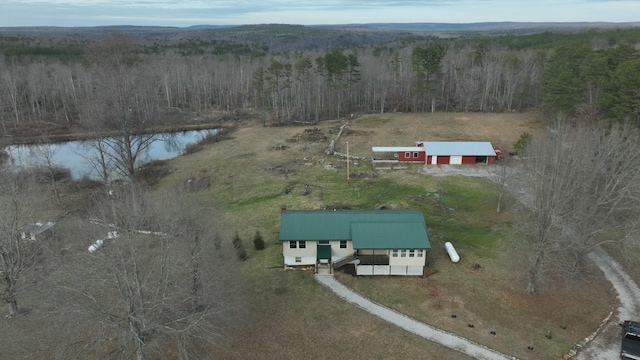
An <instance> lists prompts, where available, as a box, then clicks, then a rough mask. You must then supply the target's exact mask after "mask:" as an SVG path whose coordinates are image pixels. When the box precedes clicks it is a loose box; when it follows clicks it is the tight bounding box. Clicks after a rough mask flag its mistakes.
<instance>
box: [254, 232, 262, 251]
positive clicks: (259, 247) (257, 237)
mask: <svg viewBox="0 0 640 360" xmlns="http://www.w3.org/2000/svg"><path fill="white" fill-rule="evenodd" d="M253 247H254V248H255V249H256V250H264V248H265V243H264V239H263V238H262V235H261V234H260V231H259V230H256V234H255V235H254V236H253Z"/></svg>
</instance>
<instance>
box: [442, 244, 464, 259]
mask: <svg viewBox="0 0 640 360" xmlns="http://www.w3.org/2000/svg"><path fill="white" fill-rule="evenodd" d="M444 248H445V249H447V254H449V257H450V258H451V262H454V263H457V262H458V261H460V256H459V255H458V252H457V251H456V249H454V247H453V244H451V243H450V242H446V243H444Z"/></svg>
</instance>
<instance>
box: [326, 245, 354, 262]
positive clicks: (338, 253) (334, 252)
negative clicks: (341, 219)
mask: <svg viewBox="0 0 640 360" xmlns="http://www.w3.org/2000/svg"><path fill="white" fill-rule="evenodd" d="M330 244H331V261H336V260H340V259H342V258H344V257H345V256H349V255H352V254H353V251H354V250H353V242H351V241H347V247H346V248H344V249H341V248H340V241H331V242H330Z"/></svg>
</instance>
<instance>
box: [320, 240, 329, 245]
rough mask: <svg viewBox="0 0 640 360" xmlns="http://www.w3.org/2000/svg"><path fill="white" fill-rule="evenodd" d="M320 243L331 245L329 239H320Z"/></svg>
mask: <svg viewBox="0 0 640 360" xmlns="http://www.w3.org/2000/svg"><path fill="white" fill-rule="evenodd" d="M318 245H329V240H320V241H318Z"/></svg>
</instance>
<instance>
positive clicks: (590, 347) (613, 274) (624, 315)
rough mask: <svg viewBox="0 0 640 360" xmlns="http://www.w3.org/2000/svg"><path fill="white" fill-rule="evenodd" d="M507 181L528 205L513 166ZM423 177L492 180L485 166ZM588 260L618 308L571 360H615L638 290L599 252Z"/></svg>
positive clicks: (437, 169) (442, 169)
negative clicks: (609, 288)
mask: <svg viewBox="0 0 640 360" xmlns="http://www.w3.org/2000/svg"><path fill="white" fill-rule="evenodd" d="M514 169H515V171H513V172H512V173H511V175H510V177H509V180H508V181H507V186H506V188H507V189H508V190H509V192H511V194H512V195H513V196H514V197H516V198H517V199H519V200H520V201H521V202H522V203H523V204H525V205H527V204H529V203H530V197H529V194H528V193H527V191H526V189H525V188H523V187H522V186H520V184H523V183H524V182H523V181H522V180H523V179H522V175H521V172H520V171H518V167H517V165H515V166H514ZM423 172H424V174H426V175H431V176H451V175H461V176H477V177H485V178H488V179H491V178H492V172H491V167H488V166H478V165H476V166H456V165H439V166H425V167H424V169H423ZM589 258H590V259H591V260H592V261H593V262H594V263H595V264H596V265H598V267H599V268H600V270H602V272H603V273H604V276H605V278H606V279H607V280H608V281H609V282H610V283H611V285H612V286H613V288H614V289H615V291H616V292H617V293H618V299H619V300H620V307H619V308H618V309H617V313H616V314H614V316H612V317H611V319H610V321H609V322H608V323H607V324H606V325H604V326H603V328H602V329H601V331H600V332H598V334H596V336H595V338H594V339H593V340H591V341H589V342H588V343H587V344H586V345H585V346H584V347H583V348H582V349H580V350H579V352H578V354H577V355H576V357H575V359H579V360H593V359H617V358H619V356H620V354H619V353H620V338H619V336H618V324H619V323H620V322H622V321H624V320H628V319H638V318H640V308H639V307H638V306H637V305H636V301H637V299H640V287H638V285H637V284H636V283H635V282H634V281H633V279H632V278H631V277H630V276H629V274H627V273H626V272H625V271H624V269H623V268H622V267H621V266H620V265H619V264H618V263H617V262H616V261H615V260H613V259H612V258H611V257H610V256H609V254H607V253H606V252H605V251H604V250H603V249H600V248H599V249H597V250H596V251H594V252H592V253H591V254H589Z"/></svg>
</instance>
